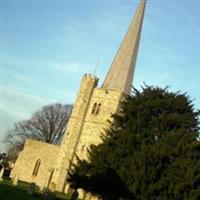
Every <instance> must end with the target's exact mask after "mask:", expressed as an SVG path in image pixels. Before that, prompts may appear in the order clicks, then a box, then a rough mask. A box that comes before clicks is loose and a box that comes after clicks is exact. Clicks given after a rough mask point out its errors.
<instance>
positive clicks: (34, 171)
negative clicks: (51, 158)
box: [32, 158, 41, 176]
mask: <svg viewBox="0 0 200 200" xmlns="http://www.w3.org/2000/svg"><path fill="white" fill-rule="evenodd" d="M40 164H41V160H40V158H39V159H37V161H36V162H35V166H34V169H33V173H32V175H33V176H37V175H38V171H39V168H40Z"/></svg>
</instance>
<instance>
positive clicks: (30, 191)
mask: <svg viewBox="0 0 200 200" xmlns="http://www.w3.org/2000/svg"><path fill="white" fill-rule="evenodd" d="M35 190H36V184H35V183H30V184H29V187H28V190H27V193H28V194H29V195H33V194H34V192H35Z"/></svg>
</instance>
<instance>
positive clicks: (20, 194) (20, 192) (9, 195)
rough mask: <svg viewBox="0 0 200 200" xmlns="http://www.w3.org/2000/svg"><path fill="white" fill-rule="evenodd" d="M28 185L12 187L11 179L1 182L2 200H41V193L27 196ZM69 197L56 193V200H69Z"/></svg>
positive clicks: (20, 184) (22, 184)
mask: <svg viewBox="0 0 200 200" xmlns="http://www.w3.org/2000/svg"><path fill="white" fill-rule="evenodd" d="M27 188H28V184H27V183H23V182H19V184H18V185H17V186H14V185H12V183H11V181H10V180H9V179H4V181H2V182H0V200H41V199H42V198H41V196H42V194H41V192H39V191H38V192H35V193H34V194H33V195H28V194H27ZM67 199H68V198H67V195H66V194H62V193H56V198H55V200H67Z"/></svg>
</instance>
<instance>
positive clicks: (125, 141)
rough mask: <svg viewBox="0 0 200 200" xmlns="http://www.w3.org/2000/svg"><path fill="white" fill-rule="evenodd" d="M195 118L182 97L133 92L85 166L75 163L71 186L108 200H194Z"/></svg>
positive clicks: (199, 185) (199, 161) (198, 182)
mask: <svg viewBox="0 0 200 200" xmlns="http://www.w3.org/2000/svg"><path fill="white" fill-rule="evenodd" d="M199 114H200V112H199V111H198V110H195V109H194V107H193V104H192V101H191V100H190V98H189V97H188V96H187V95H186V94H181V93H180V92H177V93H173V92H169V91H168V88H164V89H162V88H158V87H156V88H155V87H149V86H145V87H144V88H142V91H141V92H140V91H138V90H136V89H134V93H133V95H132V96H127V97H126V98H125V99H124V102H123V103H122V104H121V108H120V110H119V112H118V113H116V114H114V115H113V118H114V121H113V122H112V123H111V128H110V129H109V130H107V131H106V134H105V135H102V139H103V143H102V144H100V145H98V146H94V145H91V147H90V149H89V150H88V151H89V161H86V160H81V159H79V158H77V159H78V161H77V164H76V165H74V166H73V167H72V169H71V171H70V172H69V178H68V181H69V182H70V185H71V187H73V188H75V189H77V188H82V189H84V190H85V191H88V192H90V193H92V194H95V195H98V196H99V197H101V198H102V199H108V200H117V199H119V198H120V197H124V198H129V199H133V200H134V199H136V200H199V199H200V142H199V140H198V138H199ZM94 134H95V133H94Z"/></svg>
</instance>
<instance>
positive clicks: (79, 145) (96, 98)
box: [11, 0, 146, 191]
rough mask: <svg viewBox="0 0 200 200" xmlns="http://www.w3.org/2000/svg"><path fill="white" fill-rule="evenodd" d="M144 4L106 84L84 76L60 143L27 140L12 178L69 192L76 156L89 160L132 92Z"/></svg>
mask: <svg viewBox="0 0 200 200" xmlns="http://www.w3.org/2000/svg"><path fill="white" fill-rule="evenodd" d="M145 5H146V0H141V2H140V4H139V6H138V8H137V10H136V13H135V16H134V17H133V19H132V21H131V23H130V26H129V28H128V31H127V33H126V35H125V37H124V39H123V41H122V42H121V45H120V47H119V50H118V51H117V54H116V55H115V57H114V59H113V62H112V64H111V66H110V69H109V70H108V73H107V75H106V77H105V80H104V82H103V85H102V86H98V78H97V77H96V76H94V75H90V74H85V75H84V76H83V78H82V80H81V83H80V89H79V91H78V93H77V97H76V101H75V103H74V108H73V111H72V114H71V116H70V119H69V121H68V125H67V130H66V132H65V135H64V138H63V140H62V142H61V144H60V145H59V146H56V145H52V144H47V143H43V142H39V141H34V140H30V139H28V140H26V142H25V144H24V148H23V150H22V151H21V152H20V153H19V156H18V159H17V161H16V163H15V166H14V168H13V170H12V173H11V177H12V178H13V179H15V178H17V179H19V180H21V181H25V182H29V183H35V184H36V185H37V186H38V187H39V188H40V189H43V188H49V189H50V190H53V191H67V188H68V184H67V182H66V180H67V175H68V173H67V172H68V169H70V167H71V162H75V157H76V155H77V156H78V157H80V158H81V159H83V158H84V159H87V149H88V148H89V147H90V145H91V144H96V145H97V144H99V143H101V142H102V140H101V134H102V133H103V132H104V130H105V128H108V127H109V122H108V120H111V115H112V114H113V113H115V112H117V110H118V109H119V106H120V102H121V101H122V99H123V95H124V94H130V91H131V85H132V81H133V75H134V69H135V65H136V59H137V53H138V49H139V42H140V36H141V31H142V24H143V18H144V11H145Z"/></svg>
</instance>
